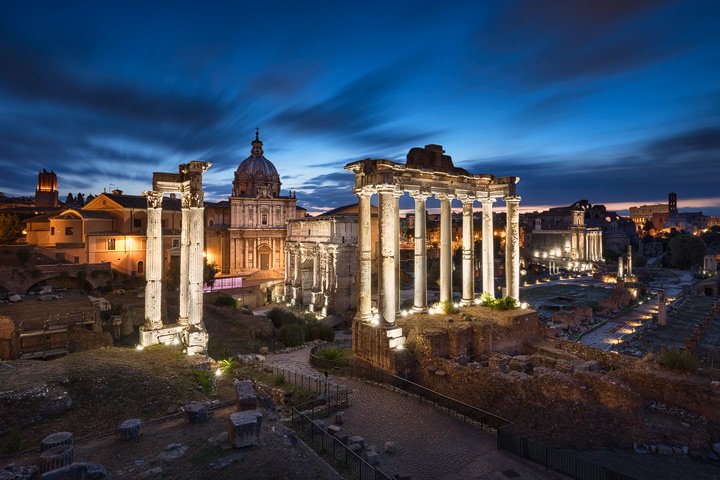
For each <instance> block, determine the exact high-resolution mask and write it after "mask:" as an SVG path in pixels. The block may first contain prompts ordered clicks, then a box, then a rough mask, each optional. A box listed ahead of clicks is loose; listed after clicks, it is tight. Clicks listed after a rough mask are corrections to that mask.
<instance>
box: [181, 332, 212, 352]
mask: <svg viewBox="0 0 720 480" xmlns="http://www.w3.org/2000/svg"><path fill="white" fill-rule="evenodd" d="M207 344H208V333H207V331H206V330H205V326H204V325H203V324H196V325H193V324H190V325H189V326H188V329H187V330H185V345H187V354H188V355H206V354H207Z"/></svg>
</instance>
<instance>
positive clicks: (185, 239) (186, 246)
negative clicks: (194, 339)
mask: <svg viewBox="0 0 720 480" xmlns="http://www.w3.org/2000/svg"><path fill="white" fill-rule="evenodd" d="M181 218H182V220H181V223H180V229H181V230H180V312H179V313H180V314H179V318H178V323H179V324H180V325H187V324H188V284H189V276H188V275H189V273H190V271H189V268H190V194H189V193H183V195H182V217H181Z"/></svg>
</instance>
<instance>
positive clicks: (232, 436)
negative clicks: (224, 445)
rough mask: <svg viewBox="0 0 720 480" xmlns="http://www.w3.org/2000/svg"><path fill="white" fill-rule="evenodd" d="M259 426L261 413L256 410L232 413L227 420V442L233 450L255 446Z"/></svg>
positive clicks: (258, 435)
mask: <svg viewBox="0 0 720 480" xmlns="http://www.w3.org/2000/svg"><path fill="white" fill-rule="evenodd" d="M261 424H262V413H260V412H259V411H257V410H247V411H243V412H237V413H233V414H232V415H230V418H229V419H228V442H230V445H232V446H233V447H235V448H242V447H249V446H251V445H257V443H258V439H259V438H260V426H261Z"/></svg>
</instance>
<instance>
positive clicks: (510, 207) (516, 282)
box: [505, 196, 520, 300]
mask: <svg viewBox="0 0 720 480" xmlns="http://www.w3.org/2000/svg"><path fill="white" fill-rule="evenodd" d="M505 205H506V207H507V219H506V222H505V224H506V227H505V228H506V232H505V279H506V287H507V296H508V297H512V298H514V299H515V300H519V299H520V197H518V196H515V197H506V198H505Z"/></svg>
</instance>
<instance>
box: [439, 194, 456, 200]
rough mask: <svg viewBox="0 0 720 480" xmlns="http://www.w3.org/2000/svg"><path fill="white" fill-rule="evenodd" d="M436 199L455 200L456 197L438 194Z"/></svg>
mask: <svg viewBox="0 0 720 480" xmlns="http://www.w3.org/2000/svg"><path fill="white" fill-rule="evenodd" d="M435 198H437V199H438V200H452V199H453V198H455V195H453V194H452V193H436V194H435Z"/></svg>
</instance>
